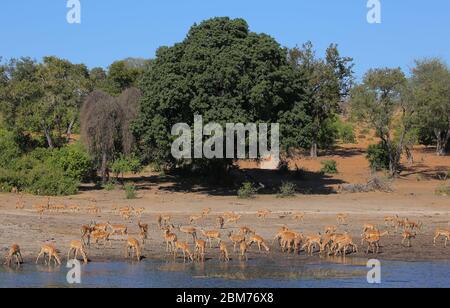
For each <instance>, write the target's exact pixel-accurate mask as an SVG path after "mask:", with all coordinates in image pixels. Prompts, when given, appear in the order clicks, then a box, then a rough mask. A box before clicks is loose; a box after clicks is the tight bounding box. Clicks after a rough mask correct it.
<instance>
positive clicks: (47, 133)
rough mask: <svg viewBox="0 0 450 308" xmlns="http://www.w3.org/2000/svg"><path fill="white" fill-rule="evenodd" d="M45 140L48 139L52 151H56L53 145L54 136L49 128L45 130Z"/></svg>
mask: <svg viewBox="0 0 450 308" xmlns="http://www.w3.org/2000/svg"><path fill="white" fill-rule="evenodd" d="M44 134H45V138H46V139H47V144H48V147H49V148H50V149H54V148H55V146H54V144H53V140H52V136H51V133H50V131H49V129H48V128H45V129H44Z"/></svg>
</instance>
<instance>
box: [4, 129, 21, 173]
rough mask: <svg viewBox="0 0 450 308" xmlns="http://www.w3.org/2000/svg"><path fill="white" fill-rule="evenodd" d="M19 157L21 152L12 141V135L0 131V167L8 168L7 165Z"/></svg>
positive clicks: (13, 140)
mask: <svg viewBox="0 0 450 308" xmlns="http://www.w3.org/2000/svg"><path fill="white" fill-rule="evenodd" d="M20 155H22V151H21V150H20V147H19V145H18V144H17V143H16V141H15V139H14V134H13V133H10V132H8V131H5V130H3V129H0V157H1V159H0V167H5V168H6V167H8V164H10V163H11V161H13V160H15V159H17V158H18V157H20Z"/></svg>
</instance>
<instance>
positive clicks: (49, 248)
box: [36, 244, 61, 266]
mask: <svg viewBox="0 0 450 308" xmlns="http://www.w3.org/2000/svg"><path fill="white" fill-rule="evenodd" d="M42 256H44V261H45V264H47V265H49V266H50V263H51V262H52V260H54V262H55V265H61V259H60V258H59V256H58V250H57V249H56V248H55V246H53V245H50V244H46V245H43V246H42V248H41V251H40V252H39V254H38V257H37V259H36V264H38V262H39V259H40V258H41V257H42ZM46 256H48V262H47V260H45V257H46Z"/></svg>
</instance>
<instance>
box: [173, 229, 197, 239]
mask: <svg viewBox="0 0 450 308" xmlns="http://www.w3.org/2000/svg"><path fill="white" fill-rule="evenodd" d="M178 230H180V232H183V233H184V234H186V241H187V239H188V237H189V236H192V240H193V241H194V243H195V241H196V240H197V229H196V228H194V227H178Z"/></svg>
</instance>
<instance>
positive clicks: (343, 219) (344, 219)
mask: <svg viewBox="0 0 450 308" xmlns="http://www.w3.org/2000/svg"><path fill="white" fill-rule="evenodd" d="M336 217H337V222H338V225H345V224H346V223H347V218H348V214H342V213H340V214H337V216H336Z"/></svg>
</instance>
